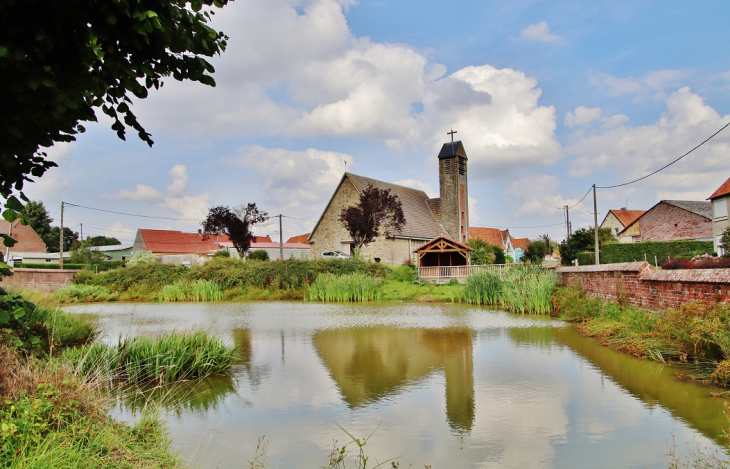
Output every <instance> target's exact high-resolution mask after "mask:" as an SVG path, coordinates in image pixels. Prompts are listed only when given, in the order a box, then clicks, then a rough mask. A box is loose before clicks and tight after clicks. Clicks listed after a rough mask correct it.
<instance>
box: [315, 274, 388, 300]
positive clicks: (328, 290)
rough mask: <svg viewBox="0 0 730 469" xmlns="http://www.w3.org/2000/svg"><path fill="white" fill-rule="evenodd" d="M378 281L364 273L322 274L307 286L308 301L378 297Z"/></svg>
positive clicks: (373, 298)
mask: <svg viewBox="0 0 730 469" xmlns="http://www.w3.org/2000/svg"><path fill="white" fill-rule="evenodd" d="M380 294H381V292H380V281H379V279H376V278H374V277H370V276H367V275H364V274H345V275H333V274H322V275H320V276H319V277H317V279H316V280H315V281H314V282H313V283H312V285H310V286H309V290H308V291H307V294H306V296H305V299H306V300H309V301H324V302H337V303H345V302H351V301H352V302H365V301H373V300H376V299H378V298H380Z"/></svg>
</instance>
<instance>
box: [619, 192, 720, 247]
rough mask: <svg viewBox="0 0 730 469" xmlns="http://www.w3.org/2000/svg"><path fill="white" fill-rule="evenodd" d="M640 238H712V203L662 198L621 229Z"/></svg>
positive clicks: (634, 237) (653, 239)
mask: <svg viewBox="0 0 730 469" xmlns="http://www.w3.org/2000/svg"><path fill="white" fill-rule="evenodd" d="M625 236H629V237H630V238H631V240H632V242H637V241H673V240H680V239H693V240H698V241H702V240H710V239H712V204H711V203H710V202H705V201H695V200H662V201H660V202H659V203H657V204H656V205H654V206H653V207H652V208H650V209H649V210H647V211H646V212H645V213H644V214H643V215H641V216H640V217H639V218H637V219H636V220H634V221H633V222H632V223H631V224H629V225H628V226H627V227H626V228H624V229H623V230H622V231H620V232H619V238H621V237H625Z"/></svg>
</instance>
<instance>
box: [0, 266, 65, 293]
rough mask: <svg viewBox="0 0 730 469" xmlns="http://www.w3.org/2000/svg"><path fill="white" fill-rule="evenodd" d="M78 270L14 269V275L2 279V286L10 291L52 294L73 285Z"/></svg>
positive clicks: (0, 282) (0, 280)
mask: <svg viewBox="0 0 730 469" xmlns="http://www.w3.org/2000/svg"><path fill="white" fill-rule="evenodd" d="M76 272H78V270H49V269H21V268H17V269H13V275H11V276H10V277H2V278H1V279H0V286H2V287H3V288H5V289H9V290H33V291H40V292H51V291H55V290H59V289H61V288H63V287H66V286H68V285H71V284H72V283H73V278H74V275H75V274H76Z"/></svg>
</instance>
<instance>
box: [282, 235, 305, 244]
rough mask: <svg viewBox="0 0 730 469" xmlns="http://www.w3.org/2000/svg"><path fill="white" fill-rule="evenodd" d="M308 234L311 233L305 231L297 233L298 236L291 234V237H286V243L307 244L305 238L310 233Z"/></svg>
mask: <svg viewBox="0 0 730 469" xmlns="http://www.w3.org/2000/svg"><path fill="white" fill-rule="evenodd" d="M310 234H311V233H307V234H303V235H299V236H292V237H291V238H289V239H288V240H287V241H286V242H287V243H302V244H309V241H307V240H308V239H309V235H310Z"/></svg>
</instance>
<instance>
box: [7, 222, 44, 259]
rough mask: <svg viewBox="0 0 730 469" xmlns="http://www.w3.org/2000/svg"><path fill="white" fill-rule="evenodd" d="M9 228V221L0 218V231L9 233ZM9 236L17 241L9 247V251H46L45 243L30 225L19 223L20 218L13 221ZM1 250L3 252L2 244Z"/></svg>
mask: <svg viewBox="0 0 730 469" xmlns="http://www.w3.org/2000/svg"><path fill="white" fill-rule="evenodd" d="M9 228H10V223H8V222H7V221H5V220H0V233H2V234H9V233H8V229H9ZM11 236H12V238H13V239H14V240H16V241H17V243H15V246H13V247H11V248H10V251H11V252H46V243H44V242H43V240H42V239H41V237H40V236H38V234H36V232H35V231H33V228H31V227H30V225H21V224H20V220H15V221H14V222H13V233H12V235H11ZM0 246H2V243H0ZM2 252H3V254H5V249H4V246H3V250H2Z"/></svg>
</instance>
